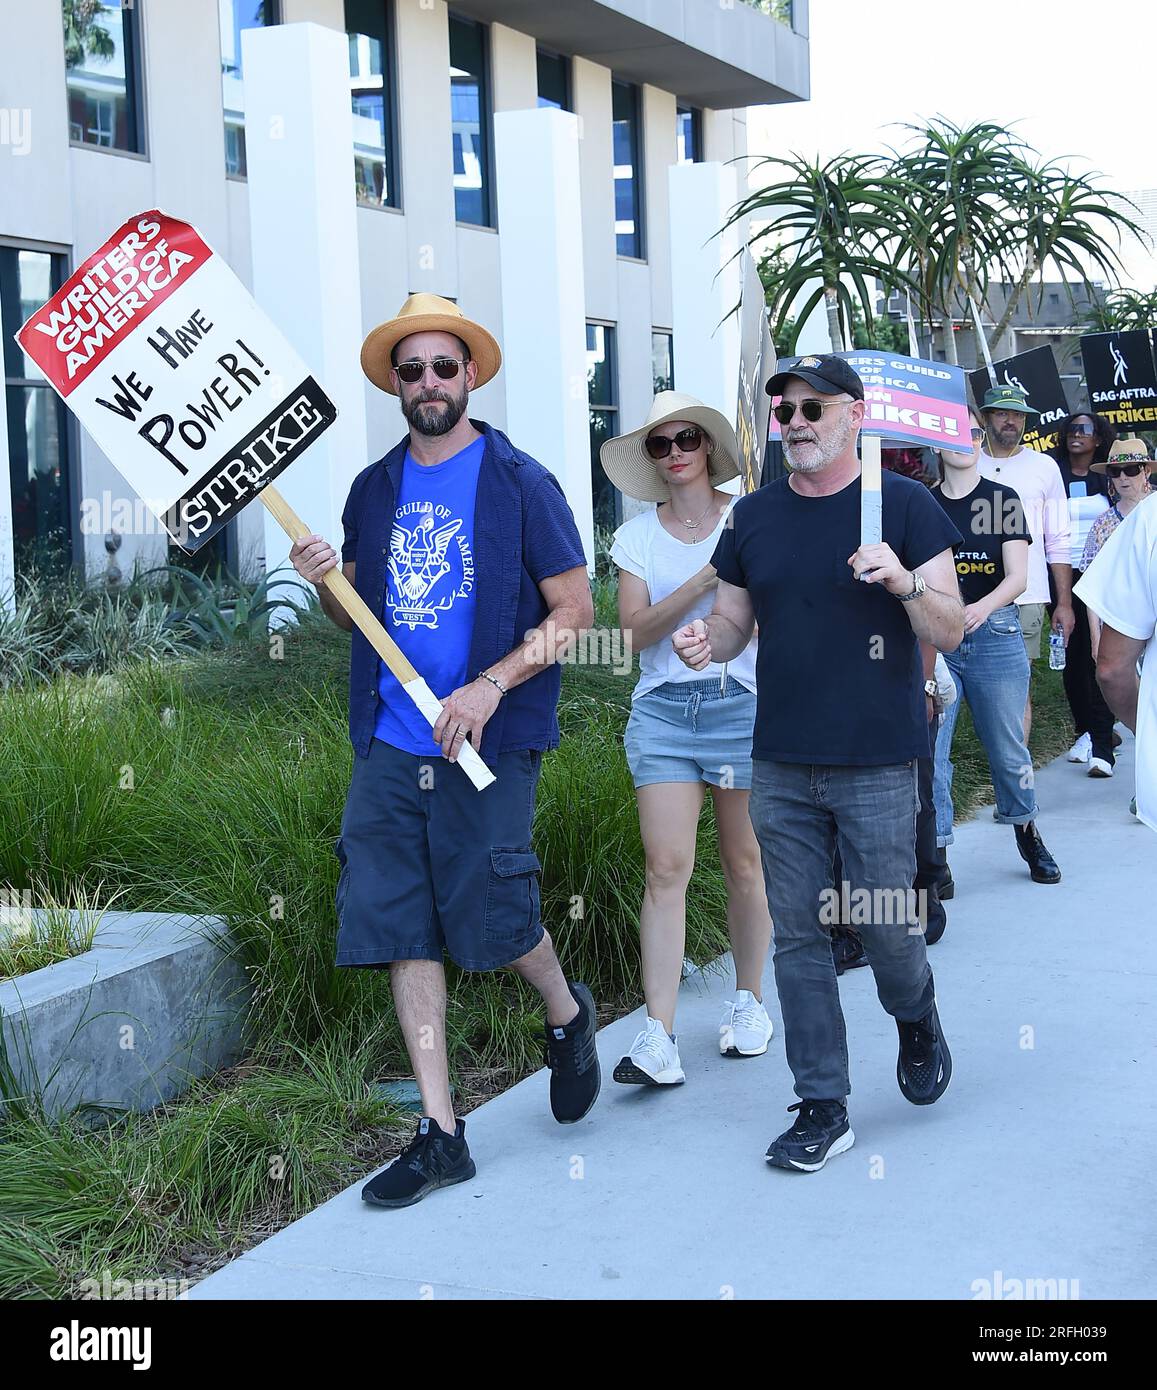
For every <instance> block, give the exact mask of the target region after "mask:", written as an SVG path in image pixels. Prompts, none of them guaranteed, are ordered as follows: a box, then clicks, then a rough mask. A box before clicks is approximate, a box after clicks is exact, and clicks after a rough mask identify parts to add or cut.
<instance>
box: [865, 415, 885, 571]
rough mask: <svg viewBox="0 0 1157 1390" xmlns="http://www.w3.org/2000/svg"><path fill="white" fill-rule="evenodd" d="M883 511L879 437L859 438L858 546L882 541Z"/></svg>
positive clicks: (866, 436)
mask: <svg viewBox="0 0 1157 1390" xmlns="http://www.w3.org/2000/svg"><path fill="white" fill-rule="evenodd" d="M883 517H884V509H883V503H882V499H881V494H880V437H879V435H876V434H862V435H861V436H860V544H861V545H879V544H880V542H881V541H882V540H883V539H884V530H883Z"/></svg>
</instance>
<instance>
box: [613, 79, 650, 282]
mask: <svg viewBox="0 0 1157 1390" xmlns="http://www.w3.org/2000/svg"><path fill="white" fill-rule="evenodd" d="M611 119H612V122H613V135H614V151H615V152H614V161H615V247H616V249H617V251H618V253H619V255H620V256H634V257H636V258H637V259H639V260H642V258H643V226H642V206H643V198H642V181H643V180H642V167H641V160H642V142H641V141H640V139H639V89H638V88H637V87H635V86H633V85H632V84H631V83H629V82H613V83H612V84H611Z"/></svg>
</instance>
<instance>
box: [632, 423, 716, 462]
mask: <svg viewBox="0 0 1157 1390" xmlns="http://www.w3.org/2000/svg"><path fill="white" fill-rule="evenodd" d="M643 443H644V445H645V446H646V449H647V453H649V454H650V455H651V457H652V458H653V459H665V458H666V457H667V455H668V454H669V453H670V452H671V445H672V444H678V446H679V448H680V449H681V450H682V451H683V453H685V454H693V453H694V452H695V450H696V449H698V447H699V446H700V444H702V443H703V431H702V430H697V429H694V428H692V429H686V430H680V431H679V433H678V434H677V435H676V436H675V437H674V439H668V438H667V436H666V435H665V434H649V435H648V436H647V437H646V439H644V440H643Z"/></svg>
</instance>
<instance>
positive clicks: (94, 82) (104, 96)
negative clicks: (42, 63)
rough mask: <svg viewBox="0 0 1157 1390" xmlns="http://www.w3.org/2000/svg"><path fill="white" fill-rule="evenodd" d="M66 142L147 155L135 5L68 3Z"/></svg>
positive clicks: (111, 0)
mask: <svg viewBox="0 0 1157 1390" xmlns="http://www.w3.org/2000/svg"><path fill="white" fill-rule="evenodd" d="M62 13H63V16H64V68H65V74H66V83H67V87H68V138H69V139H70V140H71V141H73V142H74V143H75V144H79V145H99V146H100V147H101V148H103V149H107V150H127V151H129V152H130V153H132V154H143V153H144V132H143V126H144V122H143V121H142V120H141V107H142V103H141V62H140V43H139V34H140V28H139V25H138V22H137V9H136V6H135V5H134V4H133V0H104V3H103V4H94V3H93V0H64V4H63V9H62Z"/></svg>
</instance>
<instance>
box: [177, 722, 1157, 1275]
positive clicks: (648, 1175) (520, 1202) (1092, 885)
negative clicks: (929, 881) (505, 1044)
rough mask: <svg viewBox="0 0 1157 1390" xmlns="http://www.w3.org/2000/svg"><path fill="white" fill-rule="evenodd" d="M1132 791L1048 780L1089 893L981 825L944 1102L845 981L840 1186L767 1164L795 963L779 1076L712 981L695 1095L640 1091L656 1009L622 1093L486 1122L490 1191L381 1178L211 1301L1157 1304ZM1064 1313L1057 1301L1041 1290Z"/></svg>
mask: <svg viewBox="0 0 1157 1390" xmlns="http://www.w3.org/2000/svg"><path fill="white" fill-rule="evenodd" d="M1120 752H1121V754H1122V756H1121V757H1120V759H1119V761H1118V764H1117V775H1116V776H1115V777H1114V778H1113V779H1112V780H1110V781H1102V782H1099V781H1096V780H1094V779H1090V778H1089V777H1087V776H1086V769H1085V768H1084V767H1082V766H1074V765H1071V764H1067V763H1065V762H1063V761H1060V762H1057V763H1054V764H1053V765H1051V766H1050V767H1048V768H1046V769H1043V770H1042V771H1041V772H1040V773H1038V780H1037V789H1038V797H1039V800H1040V804H1041V806H1042V808H1043V810H1042V815H1041V819H1040V826H1041V833H1042V834H1043V836H1044V838H1045V841H1046V843H1047V844H1048V846H1049V848H1050V849H1051V850H1052V852H1053V854H1054V855H1055V857H1056V859H1057V862H1058V863H1059V864H1060V866H1061V869H1062V871H1063V873H1064V880H1063V882H1062V883H1060V884H1058V885H1056V886H1046V885H1040V884H1034V883H1032V882H1031V881H1030V879H1029V877H1028V871H1027V868H1026V867H1025V865H1024V864H1023V863H1022V862H1021V860H1020V858H1019V857H1018V855H1017V853H1016V848H1015V845H1014V842H1013V833H1012V830H1011V829H1010V828H1009V827H1006V826H999V825H996V824H994V823H993V821H992V818H991V815H990V813H989V812H988V811H987V810H985V811H982V812H980V813H979V814H978V815H977V817H976V818H975V819H974V820H973V821H971V822H970V823H968V824H967V825H963V826H960V827H958V828H957V831H956V844H955V845H954V846H953V849H952V851H951V862H952V867H953V872H954V874H955V877H956V884H957V891H956V897H955V899H954V900H953V901H952V902H950V903H949V904H948V909H949V919H948V930H947V932H946V933H945V935H944V938H943V940H942V941H941V942H940V943H939V944H938V945H936V946H934V947H932V948H931V949H930V958H931V961H932V966H933V969H934V970H935V972H936V982H937V996H938V1000H939V1006H940V1015H941V1020H942V1022H943V1024H944V1029H945V1033H946V1035H947V1037H948V1039H949V1042H950V1044H951V1047H952V1053H953V1059H954V1063H955V1071H954V1075H953V1079H952V1084H951V1086H950V1087H949V1090H948V1092H947V1094H946V1095H945V1096H944V1098H943V1099H942V1100H941V1101H940V1102H939V1103H938V1104H936V1105H934V1106H930V1107H927V1108H921V1107H915V1106H912V1105H909V1104H908V1103H907V1102H906V1101H905V1100H904V1099H903V1098H902V1097H901V1095H900V1093H899V1090H898V1089H897V1086H896V1079H895V1068H896V1027H895V1024H894V1023H893V1021H892V1020H891V1019H890V1018H889V1017H887V1015H885V1014H884V1012H883V1011H882V1009H881V1008H880V1006H879V1003H878V1001H877V999H876V995H875V990H874V988H873V982H872V977H871V972H870V971H869V970H866V969H865V970H857V971H854V972H852V973H851V974H849V975H845V976H844V977H843V980H842V981H841V994H842V998H843V1005H844V1012H845V1015H846V1017H847V1024H848V1041H849V1052H850V1054H851V1062H852V1085H853V1092H852V1095H851V1098H850V1100H849V1109H850V1112H851V1119H852V1126H853V1128H854V1130H855V1132H856V1143H855V1147H854V1148H852V1149H851V1150H850V1152H848V1153H846V1154H843V1155H840V1156H839V1157H837V1158H834V1159H832V1161H831V1162H830V1163H829V1164H828V1166H827V1167H826V1168H825V1169H823V1171H822V1172H820V1173H818V1174H814V1175H807V1174H802V1173H801V1174H793V1173H788V1172H782V1171H779V1170H775V1169H772V1168H770V1167H768V1165H767V1164H766V1163H765V1162H764V1158H763V1155H764V1151H765V1150H766V1148H767V1145H768V1143H769V1142H770V1140H771V1139H772V1138H774V1137H775V1135H777V1134H778V1133H779V1132H780V1131H781V1130H783V1129H785V1128H786V1127H787V1125H788V1124H789V1123H790V1120H791V1118H792V1117H790V1116H789V1115H788V1114H787V1113H786V1107H787V1106H788V1105H790V1104H791V1103H792V1102H793V1101H794V1100H795V1096H794V1094H793V1092H792V1082H791V1075H790V1073H789V1072H788V1069H787V1066H786V1063H785V1061H784V1055H783V1039H782V1036H781V1031H780V1023H779V1011H778V1005H777V1002H776V997H775V988H774V984H773V981H772V977H771V969H770V965H769V967H768V971H767V975H766V977H765V990H766V995H765V997H766V998H767V999H768V1001H769V1010H770V1012H771V1013H772V1016H773V1018H774V1019H775V1021H776V1036H775V1038H773V1040H772V1043H771V1047H770V1048H769V1050H768V1053H767V1055H766V1056H765V1057H761V1058H753V1059H746V1060H731V1059H728V1058H723V1057H720V1055H719V1052H718V1048H717V1043H716V1029H717V1026H718V1021H719V1013H720V1001H721V999H722V997H723V996H724V995H725V994H726V993H727V991H728V988H729V987H730V985H731V983H732V981H731V980H730V978H729V977H727V976H725V975H723V974H722V973H717V972H713V973H711V974H709V975H707V976H700V977H697V978H696V979H695V980H693V981H690V982H688V983H687V984H686V985H685V986H684V990H683V997H682V1000H681V1003H680V1011H679V1042H680V1051H681V1054H682V1058H683V1065H684V1068H685V1069H686V1072H687V1084H686V1085H685V1086H682V1087H678V1088H676V1089H674V1090H673V1091H663V1092H657V1091H655V1090H652V1089H649V1088H648V1089H646V1090H642V1089H637V1088H633V1087H625V1086H617V1085H615V1084H614V1082H612V1081H611V1080H610V1073H611V1069H612V1067H613V1066H614V1064H615V1062H616V1061H617V1059H618V1058H619V1057H620V1055H621V1054H622V1053H623V1052H624V1051H625V1050H626V1048H627V1047H628V1046H629V1044H630V1042H631V1040H632V1039H633V1037H634V1034H635V1032H636V1031H637V1029H638V1027H639V1026H640V1021H641V1016H642V1011H639V1012H638V1013H636V1014H633V1015H632V1016H631V1017H629V1018H625V1019H621V1020H620V1021H619V1022H617V1023H615V1024H612V1025H611V1026H610V1027H608V1028H605V1029H604V1030H603V1031H602V1032H601V1033H600V1035H599V1056H600V1059H601V1063H602V1068H603V1077H604V1083H603V1091H602V1095H601V1096H600V1099H599V1102H598V1104H597V1105H596V1106H595V1108H594V1110H593V1111H592V1112H591V1114H590V1115H589V1116H588V1117H587V1118H586V1119H585V1120H584V1121H583V1122H582V1123H580V1124H578V1125H575V1126H567V1127H564V1126H560V1125H557V1124H555V1122H554V1121H553V1120H552V1118H551V1116H550V1111H549V1107H548V1103H547V1079H548V1078H547V1074H546V1073H545V1072H539V1073H538V1074H537V1075H535V1076H532V1077H530V1078H528V1079H527V1080H526V1081H524V1082H522V1083H521V1084H520V1085H518V1086H515V1087H514V1088H513V1089H512V1090H510V1091H508V1092H506V1093H505V1094H504V1095H501V1096H499V1097H497V1098H496V1099H495V1100H492V1101H490V1102H488V1103H487V1104H486V1105H484V1106H482V1107H481V1108H480V1109H478V1110H475V1111H474V1112H473V1113H472V1114H471V1115H470V1116H469V1118H468V1120H467V1134H468V1137H469V1140H470V1148H471V1152H472V1154H473V1155H474V1158H475V1160H476V1162H477V1164H478V1176H477V1177H476V1178H475V1179H474V1180H473V1181H472V1182H468V1183H463V1184H461V1185H460V1186H458V1187H454V1188H450V1189H447V1190H445V1191H441V1192H435V1193H433V1194H432V1195H431V1196H430V1197H429V1198H427V1199H426V1200H425V1201H423V1202H420V1203H419V1204H418V1205H416V1206H414V1207H410V1208H407V1209H405V1210H402V1211H384V1210H381V1209H374V1208H371V1207H368V1206H367V1205H366V1204H365V1203H363V1202H362V1201H361V1199H360V1196H359V1193H360V1189H361V1185H362V1184H361V1182H360V1181H359V1182H358V1183H357V1184H356V1185H355V1186H353V1187H350V1188H349V1189H348V1190H346V1191H345V1192H342V1193H340V1194H339V1195H338V1196H336V1197H334V1198H332V1199H331V1200H330V1201H328V1202H327V1203H325V1205H324V1206H322V1207H319V1208H318V1209H317V1210H316V1211H314V1212H311V1213H310V1214H309V1215H308V1216H306V1217H304V1218H302V1219H301V1220H300V1221H297V1222H295V1223H294V1224H293V1225H291V1226H288V1227H287V1228H286V1229H285V1230H283V1231H281V1232H279V1233H278V1234H277V1235H275V1236H273V1237H272V1238H271V1239H269V1240H267V1241H265V1242H264V1243H263V1244H261V1245H259V1246H257V1247H256V1248H255V1249H254V1250H253V1251H251V1252H250V1253H248V1254H246V1255H243V1256H242V1257H241V1258H240V1259H237V1260H234V1261H233V1262H232V1263H231V1264H229V1265H228V1266H226V1267H225V1268H224V1269H222V1270H220V1271H218V1272H217V1273H216V1274H213V1275H210V1276H209V1277H208V1278H207V1279H205V1280H203V1281H202V1282H201V1283H200V1284H198V1285H197V1286H195V1287H194V1288H193V1289H192V1290H191V1291H190V1294H189V1297H191V1298H222V1299H231V1298H383V1299H407V1298H422V1297H425V1298H430V1297H433V1298H455V1299H458V1298H575V1297H578V1298H600V1299H603V1298H605V1299H633V1298H710V1299H717V1298H728V1297H734V1298H826V1299H830V1298H951V1299H969V1298H975V1297H980V1296H984V1295H985V1293H986V1292H987V1291H988V1290H990V1289H991V1288H992V1286H993V1285H995V1286H996V1288H995V1296H996V1297H998V1298H999V1297H1002V1295H1003V1296H1005V1297H1007V1296H1008V1295H1009V1292H1010V1289H1012V1288H1013V1287H1014V1286H1013V1285H1012V1284H1011V1281H1012V1280H1022V1281H1023V1280H1038V1281H1040V1280H1054V1281H1057V1286H1056V1287H1057V1289H1058V1291H1060V1292H1062V1293H1063V1292H1064V1291H1065V1290H1066V1285H1065V1284H1063V1283H1061V1282H1060V1281H1067V1292H1068V1295H1069V1297H1076V1296H1079V1297H1080V1298H1082V1299H1090V1298H1152V1297H1153V1296H1154V1295H1155V1294H1157V1260H1155V1257H1154V1254H1153V1221H1152V1217H1151V1213H1150V1209H1149V1208H1150V1204H1149V1200H1148V1191H1149V1174H1150V1169H1151V1164H1152V1162H1153V1149H1154V1139H1155V1137H1157V1113H1155V1107H1154V1100H1153V1096H1154V1053H1155V1046H1154V1037H1155V1033H1157V1027H1155V1018H1154V1012H1153V1004H1154V999H1155V996H1157V965H1155V960H1157V956H1155V953H1154V952H1153V951H1152V950H1151V945H1152V942H1151V938H1150V933H1151V932H1152V931H1153V930H1154V927H1155V926H1157V912H1155V910H1154V898H1155V897H1157V873H1155V872H1154V863H1155V860H1157V838H1154V836H1153V835H1152V833H1151V832H1150V831H1149V830H1147V829H1146V828H1145V827H1144V826H1142V825H1140V824H1139V823H1138V822H1137V821H1135V820H1134V819H1133V817H1132V816H1131V815H1130V814H1129V809H1128V804H1129V798H1130V796H1131V795H1132V793H1133V756H1132V754H1133V744H1132V739H1131V737H1128V736H1127V739H1126V743H1125V746H1124V747H1123V748H1122V749H1121V750H1120ZM1036 1287H1037V1289H1038V1290H1042V1291H1038V1292H1037V1293H1036V1296H1037V1297H1041V1296H1044V1293H1043V1289H1044V1288H1046V1287H1047V1286H1041V1285H1037V1286H1036Z"/></svg>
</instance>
